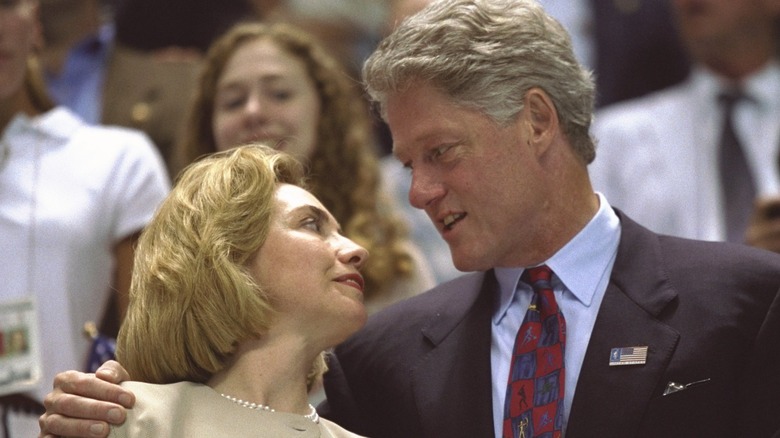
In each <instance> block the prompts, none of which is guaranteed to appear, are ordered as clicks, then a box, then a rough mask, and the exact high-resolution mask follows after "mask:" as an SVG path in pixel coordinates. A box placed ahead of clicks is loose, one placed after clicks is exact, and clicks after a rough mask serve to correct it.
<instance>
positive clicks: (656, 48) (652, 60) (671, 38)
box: [588, 0, 690, 106]
mask: <svg viewBox="0 0 780 438" xmlns="http://www.w3.org/2000/svg"><path fill="white" fill-rule="evenodd" d="M669 3H670V2H669V1H668V0H590V1H589V2H588V6H589V7H590V8H591V14H592V18H593V39H594V41H593V44H594V50H595V65H594V69H595V71H596V92H597V99H596V103H597V105H598V106H605V105H609V104H612V103H615V102H619V101H621V100H626V99H632V98H635V97H639V96H642V95H644V94H647V93H649V92H652V91H656V90H660V89H662V88H666V87H669V86H671V85H674V84H676V83H678V82H680V81H682V80H683V79H685V77H686V76H687V75H688V71H689V70H690V67H689V65H690V62H689V58H688V54H687V53H686V51H685V48H684V46H683V44H682V42H681V40H680V38H679V36H678V30H677V26H676V23H675V20H674V13H673V11H672V7H671V5H670V4H669Z"/></svg>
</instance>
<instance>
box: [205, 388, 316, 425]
mask: <svg viewBox="0 0 780 438" xmlns="http://www.w3.org/2000/svg"><path fill="white" fill-rule="evenodd" d="M220 395H221V396H222V397H225V398H226V399H228V400H230V401H232V402H233V403H235V404H237V405H239V406H243V407H245V408H247V409H253V410H256V411H268V412H276V410H275V409H273V408H271V407H270V406H266V405H261V404H259V403H251V402H248V401H245V400H241V399H237V398H235V397H232V396H229V395H227V394H220ZM309 409H310V411H309V413H308V414H306V415H304V416H303V418H305V419H307V420H309V421H311V422H312V423H315V424H319V422H320V415H319V414H318V413H317V409H315V408H314V406H312V405H311V404H310V405H309Z"/></svg>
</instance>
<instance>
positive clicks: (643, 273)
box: [567, 212, 679, 437]
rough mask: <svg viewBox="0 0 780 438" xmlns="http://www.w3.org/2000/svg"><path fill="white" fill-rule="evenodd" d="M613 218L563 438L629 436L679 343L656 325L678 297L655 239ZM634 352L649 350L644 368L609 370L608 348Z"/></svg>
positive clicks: (671, 332) (672, 332)
mask: <svg viewBox="0 0 780 438" xmlns="http://www.w3.org/2000/svg"><path fill="white" fill-rule="evenodd" d="M618 215H619V216H620V220H621V227H622V232H621V233H622V234H621V239H620V245H619V247H618V253H617V258H616V260H615V266H614V267H613V270H612V275H611V277H610V282H609V285H608V287H607V290H606V293H605V295H604V300H603V301H602V304H601V307H600V309H599V313H598V316H597V318H596V323H595V326H594V328H593V333H592V334H591V338H590V342H589V344H588V348H587V351H586V354H585V358H584V361H583V364H582V370H581V371H580V376H579V381H578V383H577V389H576V391H575V395H574V400H573V403H572V409H571V415H570V417H569V423H568V429H567V437H577V436H632V435H633V434H634V432H635V430H634V428H636V427H637V426H638V425H639V424H641V421H642V417H643V415H644V413H645V411H646V409H647V405H648V403H649V401H650V400H651V398H652V397H653V396H654V395H655V394H654V391H655V390H656V388H658V386H659V384H661V382H660V380H661V378H662V376H663V374H664V372H665V370H666V368H667V366H668V364H669V361H670V359H671V357H672V354H673V353H674V350H675V348H676V346H677V342H678V340H679V333H677V332H676V331H675V330H673V329H672V328H671V327H669V326H668V325H666V324H664V323H662V322H660V321H659V319H658V317H659V315H660V314H661V313H662V312H663V310H664V309H665V308H666V307H667V306H668V305H670V304H672V303H673V301H674V300H675V298H676V297H677V293H676V292H675V291H674V290H673V289H672V287H671V286H670V285H669V283H668V279H667V275H666V273H665V269H664V265H663V260H662V257H661V253H660V245H659V242H658V239H657V236H656V235H655V234H653V233H651V232H649V231H648V230H646V229H644V228H642V227H640V226H639V225H637V224H636V223H634V222H633V221H631V220H630V219H628V218H626V217H625V216H624V215H622V214H620V212H618ZM638 249H639V250H638ZM635 346H647V347H648V354H647V361H646V363H645V364H644V365H624V366H609V357H610V351H611V349H612V348H619V347H635Z"/></svg>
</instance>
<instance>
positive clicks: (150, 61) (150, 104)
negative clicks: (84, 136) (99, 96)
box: [101, 44, 200, 178]
mask: <svg viewBox="0 0 780 438" xmlns="http://www.w3.org/2000/svg"><path fill="white" fill-rule="evenodd" d="M106 68H107V70H106V77H105V83H104V85H103V113H102V114H103V115H102V119H101V122H102V123H103V124H106V125H119V126H127V127H131V128H136V129H140V130H141V131H144V132H145V133H146V134H147V135H148V136H149V137H150V138H151V139H152V141H153V142H154V144H155V145H156V146H157V148H158V149H159V150H160V153H161V154H162V156H163V159H164V160H165V162H166V164H168V172H169V173H170V174H171V177H172V178H173V177H175V176H176V173H177V172H178V171H179V170H180V169H176V168H174V167H173V166H172V165H171V154H172V151H173V147H174V145H175V144H176V142H177V141H179V139H180V135H181V133H182V131H183V129H184V122H185V118H186V116H187V112H188V110H189V106H190V103H191V100H192V96H193V94H194V93H195V90H196V88H197V77H198V71H199V68H200V63H199V62H197V61H188V60H181V61H179V60H177V61H169V60H159V59H156V58H155V57H154V56H152V55H151V54H147V53H144V52H140V51H137V50H133V49H130V48H126V47H123V46H122V45H120V44H116V45H115V46H114V47H113V49H112V52H111V54H110V57H109V60H108V65H107V67H106Z"/></svg>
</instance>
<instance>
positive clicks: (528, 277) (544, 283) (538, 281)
mask: <svg viewBox="0 0 780 438" xmlns="http://www.w3.org/2000/svg"><path fill="white" fill-rule="evenodd" d="M520 279H521V280H523V281H524V282H526V283H528V284H530V285H531V287H533V288H534V291H535V292H538V291H539V289H550V288H551V287H552V285H551V284H550V282H551V281H552V270H551V269H550V268H549V267H548V266H547V265H541V266H536V267H534V268H528V269H526V270H525V271H523V275H522V277H521V278H520Z"/></svg>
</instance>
